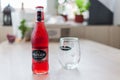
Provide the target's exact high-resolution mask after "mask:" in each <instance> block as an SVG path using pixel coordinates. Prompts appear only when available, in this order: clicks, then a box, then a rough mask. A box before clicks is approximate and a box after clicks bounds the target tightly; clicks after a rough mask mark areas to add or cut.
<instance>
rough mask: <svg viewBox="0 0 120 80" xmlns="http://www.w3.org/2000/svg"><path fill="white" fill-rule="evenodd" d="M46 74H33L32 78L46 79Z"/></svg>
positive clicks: (36, 79) (37, 79)
mask: <svg viewBox="0 0 120 80" xmlns="http://www.w3.org/2000/svg"><path fill="white" fill-rule="evenodd" d="M47 78H48V74H42V75H41V74H37V75H36V74H33V80H48V79H47Z"/></svg>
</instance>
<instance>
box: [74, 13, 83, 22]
mask: <svg viewBox="0 0 120 80" xmlns="http://www.w3.org/2000/svg"><path fill="white" fill-rule="evenodd" d="M83 21H84V17H83V15H75V22H77V23H82V22H83Z"/></svg>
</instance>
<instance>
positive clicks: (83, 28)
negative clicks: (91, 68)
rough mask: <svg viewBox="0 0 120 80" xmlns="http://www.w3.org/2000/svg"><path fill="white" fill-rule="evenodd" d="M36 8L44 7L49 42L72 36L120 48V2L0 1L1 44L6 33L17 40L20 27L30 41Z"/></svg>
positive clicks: (117, 0)
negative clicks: (24, 28) (23, 27)
mask: <svg viewBox="0 0 120 80" xmlns="http://www.w3.org/2000/svg"><path fill="white" fill-rule="evenodd" d="M38 5H41V6H44V12H45V24H46V28H47V31H48V34H49V38H50V41H58V40H59V38H60V37H65V36H74V37H79V38H81V39H89V40H94V41H97V42H100V43H103V44H106V45H110V46H111V47H115V48H120V36H119V35H120V27H119V26H120V10H119V8H120V0H29V1H28V0H0V43H1V42H3V41H6V40H7V38H6V35H8V34H10V35H15V36H16V37H17V38H20V37H21V31H20V29H19V27H20V26H21V25H23V26H25V27H28V28H29V30H28V31H26V35H25V39H26V40H29V39H30V34H31V32H32V29H33V27H34V23H35V18H34V17H35V7H36V6H38ZM80 14H81V15H80ZM78 15H80V16H78ZM21 21H23V22H24V21H25V23H23V24H22V23H21Z"/></svg>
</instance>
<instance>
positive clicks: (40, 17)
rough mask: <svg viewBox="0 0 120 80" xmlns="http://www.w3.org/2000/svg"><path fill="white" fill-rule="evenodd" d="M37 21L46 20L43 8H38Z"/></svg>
mask: <svg viewBox="0 0 120 80" xmlns="http://www.w3.org/2000/svg"><path fill="white" fill-rule="evenodd" d="M36 10H37V11H36V12H37V13H36V22H44V11H43V8H37V9H36Z"/></svg>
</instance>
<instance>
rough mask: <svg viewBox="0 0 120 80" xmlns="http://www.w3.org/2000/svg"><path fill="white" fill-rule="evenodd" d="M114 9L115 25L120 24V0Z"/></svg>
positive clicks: (117, 0)
mask: <svg viewBox="0 0 120 80" xmlns="http://www.w3.org/2000/svg"><path fill="white" fill-rule="evenodd" d="M114 11H115V13H114V25H120V0H116V5H115V9H114Z"/></svg>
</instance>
